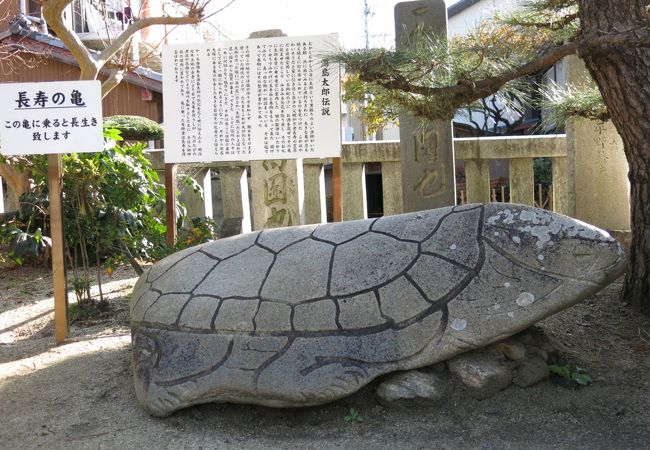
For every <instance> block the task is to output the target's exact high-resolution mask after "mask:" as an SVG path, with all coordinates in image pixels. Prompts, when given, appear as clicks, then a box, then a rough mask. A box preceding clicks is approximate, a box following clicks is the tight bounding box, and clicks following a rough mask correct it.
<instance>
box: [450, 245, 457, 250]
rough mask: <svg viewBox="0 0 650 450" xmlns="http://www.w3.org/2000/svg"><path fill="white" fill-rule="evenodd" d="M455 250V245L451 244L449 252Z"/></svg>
mask: <svg viewBox="0 0 650 450" xmlns="http://www.w3.org/2000/svg"><path fill="white" fill-rule="evenodd" d="M456 248H457V247H456V244H451V246H450V247H449V250H456Z"/></svg>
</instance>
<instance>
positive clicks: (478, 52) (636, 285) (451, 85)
mask: <svg viewBox="0 0 650 450" xmlns="http://www.w3.org/2000/svg"><path fill="white" fill-rule="evenodd" d="M569 55H577V56H578V57H580V58H581V59H582V60H583V61H584V63H585V65H586V67H587V69H588V71H589V73H590V74H591V76H592V78H593V80H594V82H595V84H594V85H593V86H591V87H589V86H587V87H585V88H577V87H571V86H570V87H569V88H568V89H566V90H565V91H564V92H562V93H561V95H560V94H558V93H557V92H555V93H554V95H552V96H551V98H550V100H551V103H552V105H553V106H554V107H555V111H556V114H554V116H553V117H554V119H555V120H557V119H559V118H561V117H562V116H563V115H566V114H568V115H571V116H581V117H586V118H590V119H595V120H606V119H609V118H611V120H612V122H613V123H614V126H615V127H616V129H617V130H618V133H619V134H620V136H621V138H622V140H623V144H624V150H625V155H626V157H627V161H628V163H629V167H630V170H629V179H630V185H631V193H630V195H631V198H630V202H631V226H632V233H633V238H632V245H631V250H630V254H629V264H628V270H627V274H626V279H625V286H624V290H623V299H624V300H625V301H626V302H629V303H630V304H631V305H633V306H634V307H635V308H636V309H637V310H639V311H641V312H643V313H644V314H646V315H650V124H648V118H650V3H649V2H648V0H528V1H525V2H523V4H522V5H521V6H520V7H519V8H518V9H517V10H516V11H515V12H513V13H512V14H510V15H508V16H503V17H495V18H494V20H491V21H486V22H483V23H481V25H480V26H479V27H478V28H477V29H476V30H475V31H474V32H473V33H471V34H470V35H467V36H465V37H462V38H452V39H450V40H447V38H446V36H431V35H427V34H426V33H424V32H422V33H420V34H418V35H417V37H416V38H414V42H412V43H411V45H410V49H408V50H404V51H391V50H385V49H370V50H359V51H351V52H346V53H343V54H340V55H337V59H338V60H339V61H340V62H342V63H344V64H345V66H346V68H347V71H348V73H349V74H351V77H350V79H349V80H348V82H347V92H348V95H350V96H354V95H360V94H361V93H371V94H373V96H374V99H375V103H374V104H373V105H371V107H370V109H369V112H368V113H367V114H368V117H367V118H368V120H369V121H370V122H373V121H374V122H375V123H378V122H380V121H381V120H384V119H383V118H384V117H386V118H388V119H391V118H394V117H396V116H397V114H398V113H399V112H400V111H408V112H409V113H410V114H412V115H414V116H417V117H421V118H423V119H428V120H432V119H442V118H444V119H451V118H452V117H453V115H454V113H455V111H456V110H457V109H458V108H460V107H463V106H467V105H470V104H472V103H473V102H476V101H479V100H480V99H482V98H485V97H489V96H491V95H493V94H494V93H496V92H498V91H500V90H501V91H503V92H515V93H516V92H517V91H518V90H520V89H521V86H522V81H525V80H526V78H527V77H531V76H534V75H535V74H538V73H540V72H542V71H544V70H547V69H548V68H550V67H551V66H552V65H553V64H555V63H556V62H558V61H560V60H561V59H562V58H563V57H565V56H569Z"/></svg>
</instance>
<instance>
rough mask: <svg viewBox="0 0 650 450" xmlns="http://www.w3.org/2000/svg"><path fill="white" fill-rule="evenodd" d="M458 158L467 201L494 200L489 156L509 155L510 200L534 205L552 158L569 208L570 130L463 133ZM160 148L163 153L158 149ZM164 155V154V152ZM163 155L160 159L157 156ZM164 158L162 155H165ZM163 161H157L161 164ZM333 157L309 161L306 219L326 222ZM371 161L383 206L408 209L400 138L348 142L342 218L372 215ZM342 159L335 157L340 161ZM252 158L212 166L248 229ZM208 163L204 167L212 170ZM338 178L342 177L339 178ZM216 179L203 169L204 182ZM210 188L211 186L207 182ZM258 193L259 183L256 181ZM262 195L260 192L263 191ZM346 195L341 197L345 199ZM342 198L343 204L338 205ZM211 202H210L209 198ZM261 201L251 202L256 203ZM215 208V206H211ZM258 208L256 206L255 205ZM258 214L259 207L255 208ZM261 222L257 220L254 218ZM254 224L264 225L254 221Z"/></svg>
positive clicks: (562, 204)
mask: <svg viewBox="0 0 650 450" xmlns="http://www.w3.org/2000/svg"><path fill="white" fill-rule="evenodd" d="M454 147H455V155H456V159H457V160H463V161H464V162H465V177H466V200H467V202H470V203H471V202H489V201H490V172H489V167H488V165H489V160H491V159H501V160H503V159H506V160H508V163H509V177H510V179H509V190H510V200H511V201H512V202H514V203H522V204H528V205H534V201H535V199H534V192H535V191H534V189H535V187H534V181H533V179H534V177H533V158H538V157H549V158H551V159H552V167H553V169H552V170H553V195H552V198H553V210H554V211H557V212H561V213H566V212H567V204H568V195H569V192H568V190H569V189H568V186H567V174H566V172H567V150H566V137H565V135H548V136H525V137H505V138H500V137H499V138H462V139H455V140H454ZM156 153H158V152H156ZM157 156H159V157H162V154H161V153H158V155H157ZM156 159H158V158H156ZM160 159H162V158H160ZM160 162H161V161H160V160H159V162H158V163H155V166H158V167H159V168H161V166H160V165H159V164H160ZM331 163H333V161H332V160H322V159H305V160H303V164H302V167H303V170H302V172H303V180H304V181H303V183H304V184H303V188H304V190H303V199H304V200H303V202H302V203H303V206H304V209H303V211H302V217H303V221H304V223H319V222H323V221H325V183H324V176H323V172H324V171H323V167H324V166H325V165H326V164H331ZM368 163H379V164H380V165H381V177H382V191H383V192H382V197H383V210H384V214H385V215H391V214H399V213H401V212H403V209H402V179H401V177H402V175H401V167H400V147H399V141H381V142H357V143H346V144H343V146H342V151H341V159H340V166H338V168H337V167H334V170H333V172H334V176H333V187H334V189H336V187H335V186H336V185H337V184H338V185H339V186H340V194H338V193H337V194H335V195H334V197H335V208H336V207H340V211H341V214H340V217H341V219H342V220H354V219H362V218H365V217H366V216H367V208H366V177H365V166H366V164H368ZM336 164H337V162H336V161H335V162H334V165H335V166H336ZM247 166H249V163H247V162H243V161H242V162H237V163H219V164H211V165H209V168H210V169H211V170H217V171H219V173H220V182H221V200H222V205H223V214H224V219H228V218H235V217H242V216H243V217H244V220H243V223H244V225H243V229H244V230H246V229H247V228H249V227H251V225H247V224H250V223H251V220H250V216H248V217H247V210H249V209H250V206H249V202H248V198H247V197H248V196H247V195H244V193H245V192H246V190H247V189H246V177H245V173H246V168H247ZM207 167H208V166H206V167H205V168H204V169H205V170H207ZM337 178H338V179H339V180H340V181H338V182H337ZM209 179H210V177H209V176H207V177H206V176H205V172H204V171H201V172H200V179H197V181H199V182H200V183H206V182H207V181H208V180H209ZM206 187H208V186H206ZM249 189H250V191H251V192H252V195H253V197H254V196H255V195H256V192H257V193H259V192H260V189H259V187H258V188H256V187H255V186H251V187H250V188H249ZM258 195H259V194H258ZM189 197H191V194H190V195H189V196H188V195H185V200H186V201H188V199H189V200H190V203H194V205H193V206H190V205H188V209H189V210H190V211H191V212H192V213H193V214H196V215H199V214H201V213H202V210H201V208H202V206H201V205H202V202H200V201H199V202H198V204H197V201H196V199H194V200H192V199H191V198H189ZM339 199H340V200H339ZM338 201H340V206H339V205H338ZM208 203H209V202H208ZM255 203H256V202H255V201H253V202H252V203H251V204H252V205H255ZM206 206H208V208H207V209H206V210H209V211H211V205H206ZM253 209H254V207H253ZM252 216H253V217H254V216H255V211H252ZM253 222H255V221H253ZM252 228H253V229H256V228H261V226H259V224H255V223H252Z"/></svg>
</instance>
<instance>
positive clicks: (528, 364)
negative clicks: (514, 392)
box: [513, 356, 550, 387]
mask: <svg viewBox="0 0 650 450" xmlns="http://www.w3.org/2000/svg"><path fill="white" fill-rule="evenodd" d="M549 375H550V371H549V369H548V365H547V364H546V361H545V360H544V359H542V358H540V357H537V356H535V357H532V358H526V359H524V360H522V361H521V364H519V365H518V367H517V370H516V372H515V376H514V379H513V382H514V384H516V385H517V386H520V387H529V386H532V385H534V384H537V383H539V382H540V381H542V380H545V379H547V378H548V376H549Z"/></svg>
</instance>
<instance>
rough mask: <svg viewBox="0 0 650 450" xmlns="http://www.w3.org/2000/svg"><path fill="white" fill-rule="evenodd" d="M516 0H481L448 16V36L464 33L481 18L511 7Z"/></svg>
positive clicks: (486, 17) (517, 0)
mask: <svg viewBox="0 0 650 450" xmlns="http://www.w3.org/2000/svg"><path fill="white" fill-rule="evenodd" d="M518 2H519V0H482V1H480V2H478V3H476V4H474V5H472V6H470V7H469V8H467V9H464V10H463V11H461V12H460V13H458V14H456V15H455V16H453V17H450V18H449V23H448V25H447V34H448V35H449V36H454V35H463V34H466V33H467V31H468V30H470V29H471V28H474V27H476V25H478V23H479V22H480V21H481V20H483V19H489V18H490V17H492V16H494V12H495V11H506V10H509V9H512V8H513V7H514V6H516V4H517V3H518Z"/></svg>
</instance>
